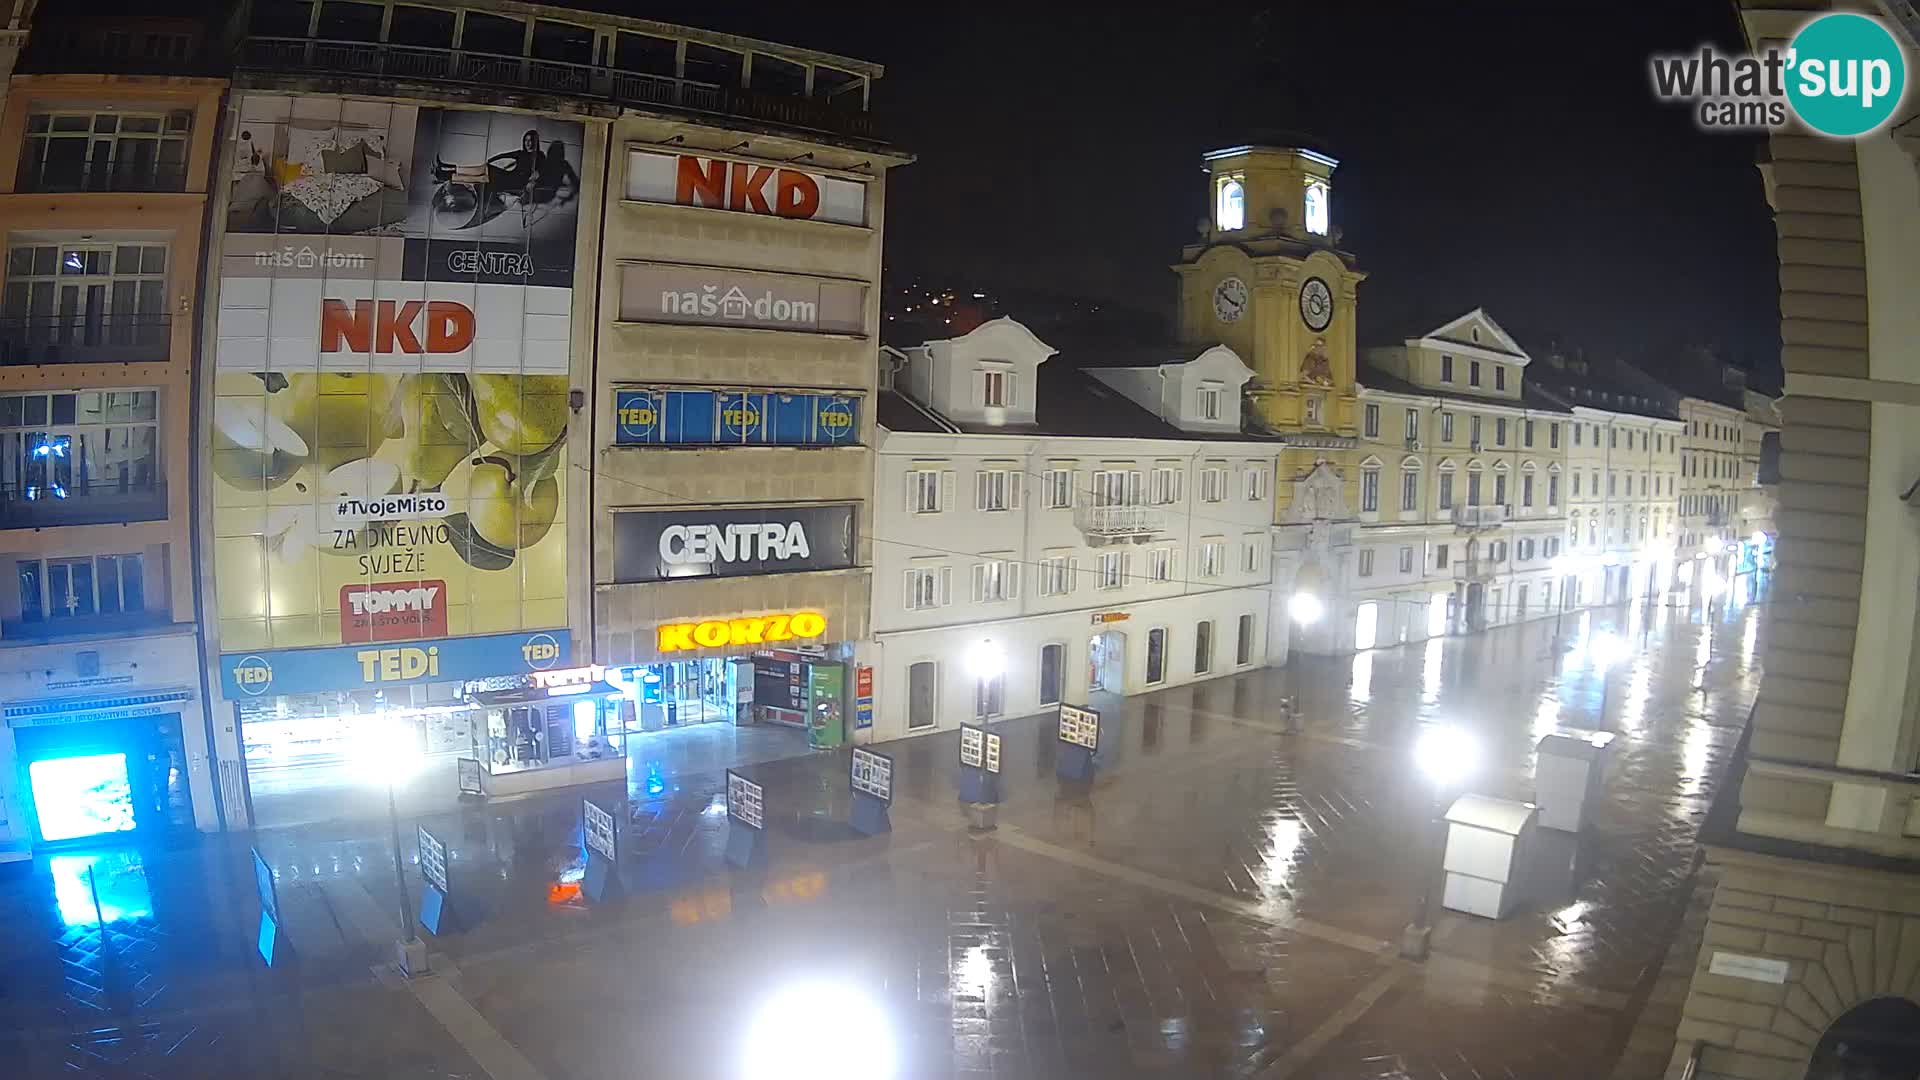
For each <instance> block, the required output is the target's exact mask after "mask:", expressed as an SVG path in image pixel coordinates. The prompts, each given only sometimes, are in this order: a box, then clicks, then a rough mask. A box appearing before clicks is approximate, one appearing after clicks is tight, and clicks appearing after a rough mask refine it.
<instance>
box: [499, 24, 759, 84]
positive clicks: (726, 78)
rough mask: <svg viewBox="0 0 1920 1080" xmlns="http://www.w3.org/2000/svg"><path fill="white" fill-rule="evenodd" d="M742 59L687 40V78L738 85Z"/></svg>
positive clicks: (738, 55) (739, 55) (738, 54)
mask: <svg viewBox="0 0 1920 1080" xmlns="http://www.w3.org/2000/svg"><path fill="white" fill-rule="evenodd" d="M468 18H472V16H468ZM744 59H745V58H744V57H743V56H742V55H741V54H740V53H737V52H729V51H727V50H726V49H716V48H714V47H713V46H711V45H700V44H696V43H694V42H688V43H687V78H689V79H692V80H694V81H695V82H703V83H711V84H713V85H715V86H739V85H740V79H741V73H742V70H743V67H744V64H743V60H744Z"/></svg>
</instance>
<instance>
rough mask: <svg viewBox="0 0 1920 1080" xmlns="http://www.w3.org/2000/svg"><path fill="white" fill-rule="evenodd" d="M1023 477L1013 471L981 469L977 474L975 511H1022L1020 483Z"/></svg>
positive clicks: (975, 478)
mask: <svg viewBox="0 0 1920 1080" xmlns="http://www.w3.org/2000/svg"><path fill="white" fill-rule="evenodd" d="M1023 475H1024V474H1022V473H1020V472H1017V471H1015V470H1013V469H994V468H988V469H981V470H980V471H979V472H977V473H975V474H974V500H973V507H974V509H976V510H1018V509H1020V488H1021V483H1020V481H1021V478H1022V476H1023Z"/></svg>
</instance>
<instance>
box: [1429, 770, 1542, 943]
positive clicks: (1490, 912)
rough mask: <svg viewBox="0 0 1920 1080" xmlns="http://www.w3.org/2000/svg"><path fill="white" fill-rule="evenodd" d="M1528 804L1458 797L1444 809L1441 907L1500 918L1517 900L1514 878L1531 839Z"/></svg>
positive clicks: (1531, 809) (1531, 818) (1534, 810)
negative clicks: (1444, 874)
mask: <svg viewBox="0 0 1920 1080" xmlns="http://www.w3.org/2000/svg"><path fill="white" fill-rule="evenodd" d="M1537 812H1538V809H1537V808H1536V807H1535V806H1534V805H1533V804H1532V803H1521V802H1512V801H1510V800H1507V799H1495V798H1493V797H1491V796H1487V795H1462V796H1460V798H1458V799H1456V800H1455V801H1454V804H1453V805H1452V806H1451V807H1449V808H1448V809H1447V853H1446V859H1445V860H1444V863H1443V868H1444V869H1445V870H1446V874H1447V880H1446V886H1445V889H1444V890H1443V891H1442V893H1441V897H1440V903H1441V906H1443V907H1446V908H1449V909H1451V910H1453V911H1462V912H1465V913H1467V914H1468V915H1480V916H1484V917H1485V918H1489V919H1502V918H1505V917H1506V916H1507V913H1508V912H1510V911H1511V910H1513V905H1514V904H1515V903H1516V902H1517V901H1518V900H1519V896H1518V890H1517V889H1515V888H1514V887H1513V886H1514V885H1515V884H1516V882H1515V881H1514V876H1515V874H1516V872H1517V869H1518V867H1519V865H1520V863H1521V860H1522V859H1523V858H1524V857H1525V854H1526V850H1527V847H1528V845H1529V844H1530V843H1531V842H1532V834H1533V826H1534V816H1535V814H1536V813H1537Z"/></svg>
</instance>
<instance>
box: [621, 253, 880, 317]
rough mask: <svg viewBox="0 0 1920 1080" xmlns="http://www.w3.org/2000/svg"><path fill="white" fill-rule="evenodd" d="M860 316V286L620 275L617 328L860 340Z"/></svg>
mask: <svg viewBox="0 0 1920 1080" xmlns="http://www.w3.org/2000/svg"><path fill="white" fill-rule="evenodd" d="M866 312H867V285H866V283H865V282H863V281H843V280H840V279H837V278H817V277H807V276H805V275H802V274H763V273H755V272H752V271H748V270H730V269H726V268H723V267H715V266H678V265H671V266H670V265H666V264H663V263H637V262H636V263H627V264H626V265H624V266H622V267H621V268H620V319H621V321H623V322H651V323H679V324H684V325H689V326H749V327H754V328H756V329H762V330H797V331H800V332H802V333H809V334H864V333H866V325H867V322H866Z"/></svg>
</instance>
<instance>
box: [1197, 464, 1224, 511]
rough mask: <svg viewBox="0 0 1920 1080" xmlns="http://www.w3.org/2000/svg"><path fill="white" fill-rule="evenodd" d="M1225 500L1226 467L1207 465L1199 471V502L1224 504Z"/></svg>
mask: <svg viewBox="0 0 1920 1080" xmlns="http://www.w3.org/2000/svg"><path fill="white" fill-rule="evenodd" d="M1226 499H1227V467H1226V466H1225V465H1209V466H1207V467H1206V468H1204V469H1201V470H1200V501H1201V502H1210V503H1217V502H1225V501H1226Z"/></svg>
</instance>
